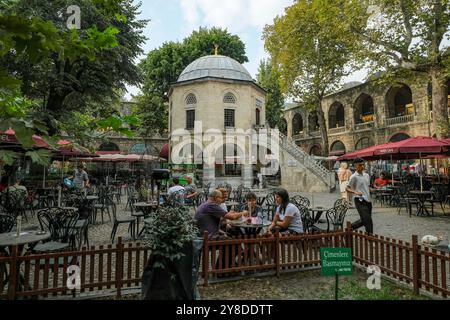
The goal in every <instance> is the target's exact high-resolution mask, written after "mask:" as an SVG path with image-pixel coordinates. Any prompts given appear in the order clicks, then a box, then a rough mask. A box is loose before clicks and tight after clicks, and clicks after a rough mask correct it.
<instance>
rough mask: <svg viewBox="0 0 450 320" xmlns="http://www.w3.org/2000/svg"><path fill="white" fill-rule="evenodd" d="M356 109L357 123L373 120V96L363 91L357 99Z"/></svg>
mask: <svg viewBox="0 0 450 320" xmlns="http://www.w3.org/2000/svg"><path fill="white" fill-rule="evenodd" d="M354 110H355V113H354V117H355V124H358V123H366V122H371V121H373V115H374V113H375V111H374V107H373V99H372V97H371V96H369V95H368V94H365V93H361V95H360V96H359V97H358V99H356V102H355V109H354Z"/></svg>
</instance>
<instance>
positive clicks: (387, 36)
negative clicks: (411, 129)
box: [346, 0, 450, 137]
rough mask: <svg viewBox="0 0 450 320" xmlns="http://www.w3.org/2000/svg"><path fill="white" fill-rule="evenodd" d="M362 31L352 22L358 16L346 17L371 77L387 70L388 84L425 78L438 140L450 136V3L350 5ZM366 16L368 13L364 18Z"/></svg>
mask: <svg viewBox="0 0 450 320" xmlns="http://www.w3.org/2000/svg"><path fill="white" fill-rule="evenodd" d="M349 2H350V3H351V4H352V6H353V7H354V8H355V10H357V11H358V12H359V14H360V15H362V16H364V15H365V16H366V18H368V23H367V24H365V25H364V26H363V27H361V25H355V24H354V23H353V17H354V16H355V12H352V13H351V14H350V15H348V16H346V19H347V20H348V21H350V23H351V31H352V33H353V36H354V39H355V41H357V42H359V43H361V52H360V53H361V56H360V58H362V59H366V61H367V62H368V65H369V67H370V68H371V71H372V72H375V71H385V72H386V73H385V79H386V80H387V81H393V79H395V78H396V77H401V78H405V77H407V78H412V77H414V76H417V74H423V75H425V76H426V77H427V78H428V79H430V82H431V84H432V107H433V123H434V127H435V128H436V135H437V136H438V137H447V136H449V135H450V127H449V120H448V114H447V104H448V102H447V81H448V79H449V76H450V49H449V40H450V33H449V23H450V2H449V1H448V0H429V1H418V0H391V1H386V0H364V1H360V0H351V1H349ZM364 12H365V13H364Z"/></svg>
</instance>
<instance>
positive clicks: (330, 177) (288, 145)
mask: <svg viewBox="0 0 450 320" xmlns="http://www.w3.org/2000/svg"><path fill="white" fill-rule="evenodd" d="M279 135H280V151H285V152H287V153H288V154H289V155H290V156H291V157H292V158H294V159H295V160H296V161H298V162H299V163H301V164H302V165H303V166H304V167H305V168H306V169H307V170H309V171H310V172H311V173H312V174H314V175H315V176H316V177H317V178H318V179H319V180H320V181H321V182H323V183H324V184H325V185H326V186H327V187H328V188H329V190H330V192H332V191H334V190H335V189H336V179H335V173H334V172H333V171H329V170H328V169H327V168H325V167H324V166H323V165H322V164H321V163H320V162H319V161H317V160H315V159H314V158H313V157H312V156H310V155H309V154H307V153H306V152H305V151H304V150H303V149H302V148H300V147H299V146H297V145H296V144H295V143H294V142H292V141H291V140H290V139H289V138H288V137H286V136H285V135H284V134H282V133H279Z"/></svg>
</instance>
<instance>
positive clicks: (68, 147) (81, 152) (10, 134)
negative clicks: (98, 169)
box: [0, 128, 98, 157]
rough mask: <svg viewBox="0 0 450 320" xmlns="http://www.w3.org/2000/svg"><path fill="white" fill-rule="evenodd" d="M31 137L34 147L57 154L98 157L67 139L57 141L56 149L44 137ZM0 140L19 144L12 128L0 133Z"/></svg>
mask: <svg viewBox="0 0 450 320" xmlns="http://www.w3.org/2000/svg"><path fill="white" fill-rule="evenodd" d="M32 139H33V140H34V142H35V144H34V146H33V147H35V148H45V149H49V150H53V151H54V152H56V153H57V154H58V155H61V156H76V157H78V156H83V157H98V156H97V155H95V154H94V155H93V154H91V153H90V152H89V150H88V149H87V148H84V147H81V146H79V147H75V146H73V145H72V144H73V142H71V141H68V140H63V139H61V140H59V141H58V142H57V145H58V146H59V147H58V149H56V150H55V149H54V148H53V147H52V146H50V145H49V144H48V143H47V142H45V141H44V139H43V138H42V137H40V136H38V135H36V134H34V135H33V136H32ZM0 141H1V142H4V143H10V144H17V145H20V142H19V140H18V139H17V137H16V132H15V131H14V129H12V128H9V129H8V130H6V131H5V132H4V133H3V134H2V133H0Z"/></svg>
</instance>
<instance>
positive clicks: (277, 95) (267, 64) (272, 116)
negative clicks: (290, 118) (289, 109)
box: [256, 60, 286, 132]
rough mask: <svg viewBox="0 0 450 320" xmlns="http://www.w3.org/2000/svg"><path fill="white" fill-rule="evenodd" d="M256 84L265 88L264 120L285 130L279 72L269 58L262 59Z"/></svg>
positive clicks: (272, 126)
mask: <svg viewBox="0 0 450 320" xmlns="http://www.w3.org/2000/svg"><path fill="white" fill-rule="evenodd" d="M256 79H257V81H258V84H259V85H260V86H262V87H263V88H264V89H266V90H267V95H266V121H267V122H268V123H269V126H270V127H271V128H278V129H279V130H280V131H281V132H283V131H285V129H286V128H285V126H286V124H285V122H284V121H283V114H284V98H283V94H282V92H281V86H280V74H279V72H278V71H277V70H276V69H275V68H274V67H273V65H272V63H271V61H270V60H268V61H266V60H262V61H261V62H260V64H259V69H258V74H257V75H256Z"/></svg>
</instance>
